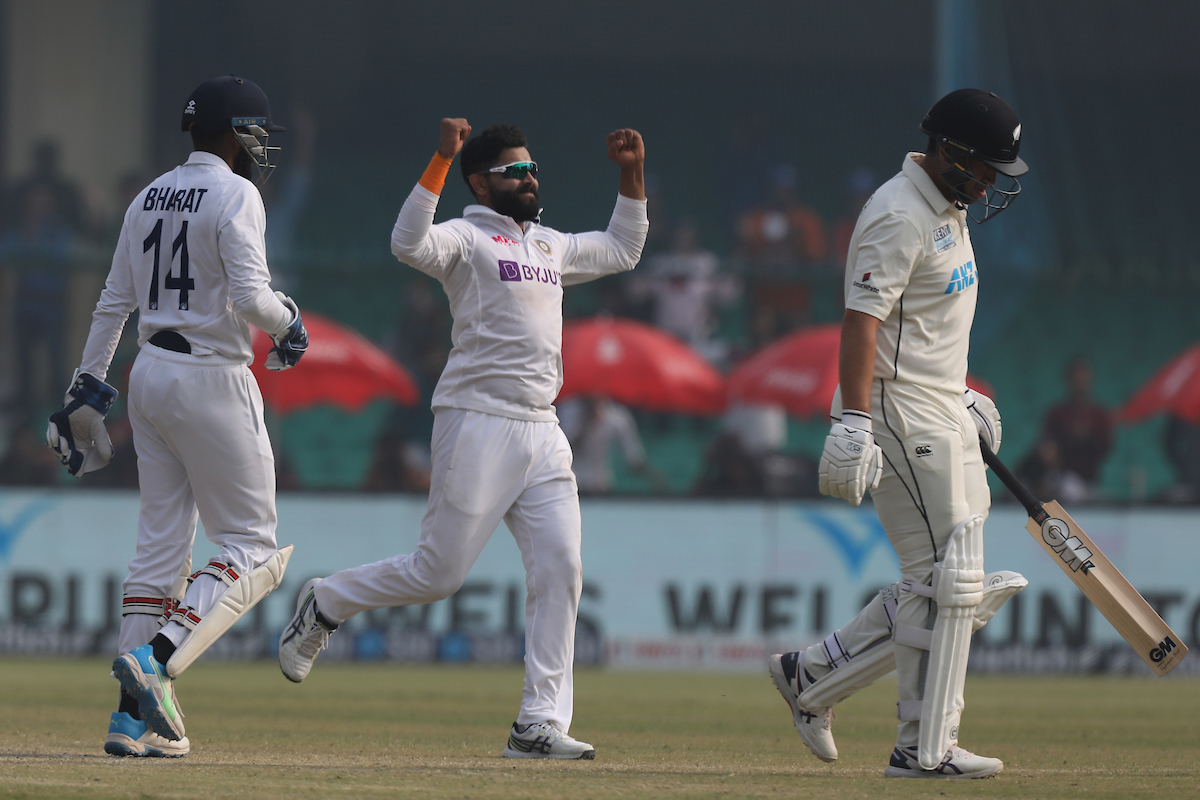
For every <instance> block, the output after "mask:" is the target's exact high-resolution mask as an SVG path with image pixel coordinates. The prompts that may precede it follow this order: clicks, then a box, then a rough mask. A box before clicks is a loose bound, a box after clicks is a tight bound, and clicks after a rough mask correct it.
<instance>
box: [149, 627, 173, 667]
mask: <svg viewBox="0 0 1200 800" xmlns="http://www.w3.org/2000/svg"><path fill="white" fill-rule="evenodd" d="M150 646H151V647H152V648H154V660H155V661H157V662H158V663H160V664H166V663H167V662H168V661H169V660H170V659H171V656H172V655H173V654H174V653H175V643H174V642H172V641H171V640H170V639H168V638H167V637H165V636H163V635H162V634H161V633H159V634H156V635H155V637H154V638H153V639H151V640H150Z"/></svg>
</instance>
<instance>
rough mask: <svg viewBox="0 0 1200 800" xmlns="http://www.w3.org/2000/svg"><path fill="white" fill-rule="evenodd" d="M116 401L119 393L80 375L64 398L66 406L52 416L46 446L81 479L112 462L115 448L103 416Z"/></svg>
mask: <svg viewBox="0 0 1200 800" xmlns="http://www.w3.org/2000/svg"><path fill="white" fill-rule="evenodd" d="M116 399H117V390H116V389H114V388H113V387H112V386H109V385H108V384H107V383H105V382H104V381H102V380H100V379H99V378H97V377H95V376H94V375H91V374H89V373H87V372H78V373H76V375H75V380H73V381H72V382H71V388H70V389H68V390H67V395H66V397H64V398H63V403H64V405H63V407H62V409H61V410H59V411H55V412H54V413H53V414H51V415H50V424H49V425H47V426H46V444H47V446H49V448H50V449H51V450H53V451H54V452H55V453H56V454H57V455H58V458H59V460H60V461H62V463H63V464H65V465H66V467H67V472H69V473H71V474H72V475H75V476H79V477H82V476H83V475H84V474H86V473H88V472H91V471H93V470H97V469H100V468H101V467H103V466H104V465H105V464H107V463H108V462H109V460H111V459H112V456H113V446H112V441H111V440H110V439H109V438H108V431H107V430H106V429H105V427H104V416H105V415H106V414H107V413H108V410H109V409H110V408H112V404H113V401H115V400H116Z"/></svg>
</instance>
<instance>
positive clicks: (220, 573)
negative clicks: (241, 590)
mask: <svg viewBox="0 0 1200 800" xmlns="http://www.w3.org/2000/svg"><path fill="white" fill-rule="evenodd" d="M201 575H212V576H213V577H214V578H216V579H217V580H219V581H221V582H222V583H224V584H225V585H226V586H233V582H234V581H236V580H237V579H238V574H237V572H235V571H234V569H233V567H231V566H229V565H228V564H225V563H223V562H221V561H217V560H216V559H213V560H212V561H209V562H208V564H206V565H205V566H204V568H203V569H200V570H197V571H196V572H193V573H192V580H196V578H199V577H200V576H201Z"/></svg>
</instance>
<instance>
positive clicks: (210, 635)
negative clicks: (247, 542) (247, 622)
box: [167, 544, 292, 678]
mask: <svg viewBox="0 0 1200 800" xmlns="http://www.w3.org/2000/svg"><path fill="white" fill-rule="evenodd" d="M291 557H292V546H291V545H290V544H289V545H287V546H285V547H281V548H279V549H278V550H277V551H275V554H274V555H273V556H271V557H270V558H268V559H267V560H266V561H265V562H263V563H262V564H261V565H259V566H257V567H255V568H254V569H252V570H250V571H249V572H247V573H246V574H245V575H236V574H234V572H233V570H231V569H230V568H229V566H228V565H227V564H221V563H219V562H210V563H209V564H208V566H206V567H205V568H204V569H202V570H200V571H199V572H197V573H196V575H197V576H198V575H202V574H208V575H213V576H215V577H216V578H218V579H220V580H221V581H224V582H225V583H227V584H228V587H229V588H227V589H226V590H225V591H224V593H222V594H221V596H220V597H219V598H217V602H216V603H215V604H214V605H213V607H212V608H210V609H209V610H208V611H207V612H206V613H205V614H204V616H203V617H200V616H198V615H197V614H196V613H195V611H193V610H192V609H190V608H179V609H176V611H175V613H174V614H172V615H171V621H172V622H179V623H182V624H183V625H184V626H186V627H188V628H190V629H191V631H192V632H191V635H189V636H188V637H187V639H185V640H184V642H183V644H181V645H179V647H177V648H176V649H175V653H174V654H173V655H172V656H171V658H170V659H169V660H168V661H167V674H168V675H170V676H171V677H172V678H178V677H179V676H180V675H181V674H183V671H184V670H185V669H187V668H188V667H190V666H191V665H192V662H193V661H195V660H196V659H197V658H199V657H200V655H201V654H202V653H203V652H204V651H205V650H207V649H208V648H209V647H211V646H212V644H213V642H215V641H216V640H217V639H219V638H220V637H221V635H222V634H224V633H225V631H227V630H229V629H230V628H232V627H233V624H234V623H235V622H237V621H238V620H239V619H241V618H242V617H243V616H244V615H245V614H246V612H247V611H249V610H250V609H252V608H254V606H255V605H257V604H258V602H259V601H260V600H262V599H263V598H264V597H266V596H267V595H269V594H270V593H271V592H272V591H273V590H274V589H275V588H276V587H277V586H279V583H280V581H282V580H283V573H284V571H285V570H286V569H287V563H288V559H289V558H291ZM194 577H196V576H193V578H194Z"/></svg>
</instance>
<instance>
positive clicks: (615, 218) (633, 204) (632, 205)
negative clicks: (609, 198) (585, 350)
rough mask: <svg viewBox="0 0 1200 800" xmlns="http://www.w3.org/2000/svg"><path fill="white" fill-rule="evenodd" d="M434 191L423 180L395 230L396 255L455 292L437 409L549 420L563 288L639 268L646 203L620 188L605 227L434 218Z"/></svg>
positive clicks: (477, 211)
mask: <svg viewBox="0 0 1200 800" xmlns="http://www.w3.org/2000/svg"><path fill="white" fill-rule="evenodd" d="M437 203H438V195H436V194H434V193H433V192H430V191H429V190H427V189H425V188H424V187H422V186H420V185H418V186H416V187H415V188H414V189H413V190H412V193H411V194H410V195H409V196H408V199H407V200H405V202H404V206H403V207H402V208H401V209H400V216H399V217H398V218H397V219H396V227H395V228H394V229H393V231H392V252H393V253H394V254H395V255H396V258H398V259H400V260H401V261H403V262H404V263H406V264H409V265H411V266H413V267H415V268H416V269H419V270H420V271H421V272H424V273H425V274H427V275H430V276H432V277H434V278H437V279H438V280H439V281H440V282H441V284H442V286H443V288H444V289H445V291H446V295H447V297H449V298H450V313H451V314H452V315H453V317H454V326H453V328H452V330H451V332H450V339H451V342H452V344H453V345H454V347H453V349H452V350H451V351H450V357H449V359H448V360H447V362H446V368H445V370H443V372H442V377H441V379H440V380H439V381H438V384H437V388H436V389H435V390H434V393H433V403H432V405H433V408H435V409H437V408H460V409H465V410H469V411H481V412H484V413H486V414H495V415H497V416H502V417H509V418H512V419H522V420H532V421H553V420H556V419H557V417H556V416H555V413H554V406H553V405H552V404H553V402H554V398H555V397H557V396H558V391H559V389H561V388H562V380H563V379H562V297H563V286H564V285H571V284H576V283H583V282H585V281H590V280H593V279H595V278H599V277H601V276H603V275H609V274H612V273H616V272H621V271H624V270H630V269H633V267H634V265H636V264H637V262H638V259H639V258H640V257H641V253H642V245H644V244H645V241H646V231H647V230H648V229H649V224H648V222H647V220H646V201H645V200H632V199H630V198H628V197H623V196H620V195H618V197H617V204H616V208H615V209H614V210H613V215H612V219H611V220H610V221H609V224H608V229H607V230H605V231H603V232H599V231H594V232H591V233H580V234H571V233H560V232H559V231H556V230H553V229H552V228H546V227H543V226H542V225H539V224H537V223H534V222H529V223H526V226H525V229H524V230H522V229H521V226H520V225H518V224H517V223H516V222H515V221H514V220H513V219H512V218H511V217H506V216H503V215H501V214H498V213H496V212H495V211H492V210H491V209H489V208H487V207H485V206H480V205H471V206H467V208H466V209H465V210H464V211H463V216H462V218H461V219H453V220H449V221H447V222H443V223H440V224H438V225H434V224H433V215H434V212H435V211H436V210H437Z"/></svg>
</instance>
